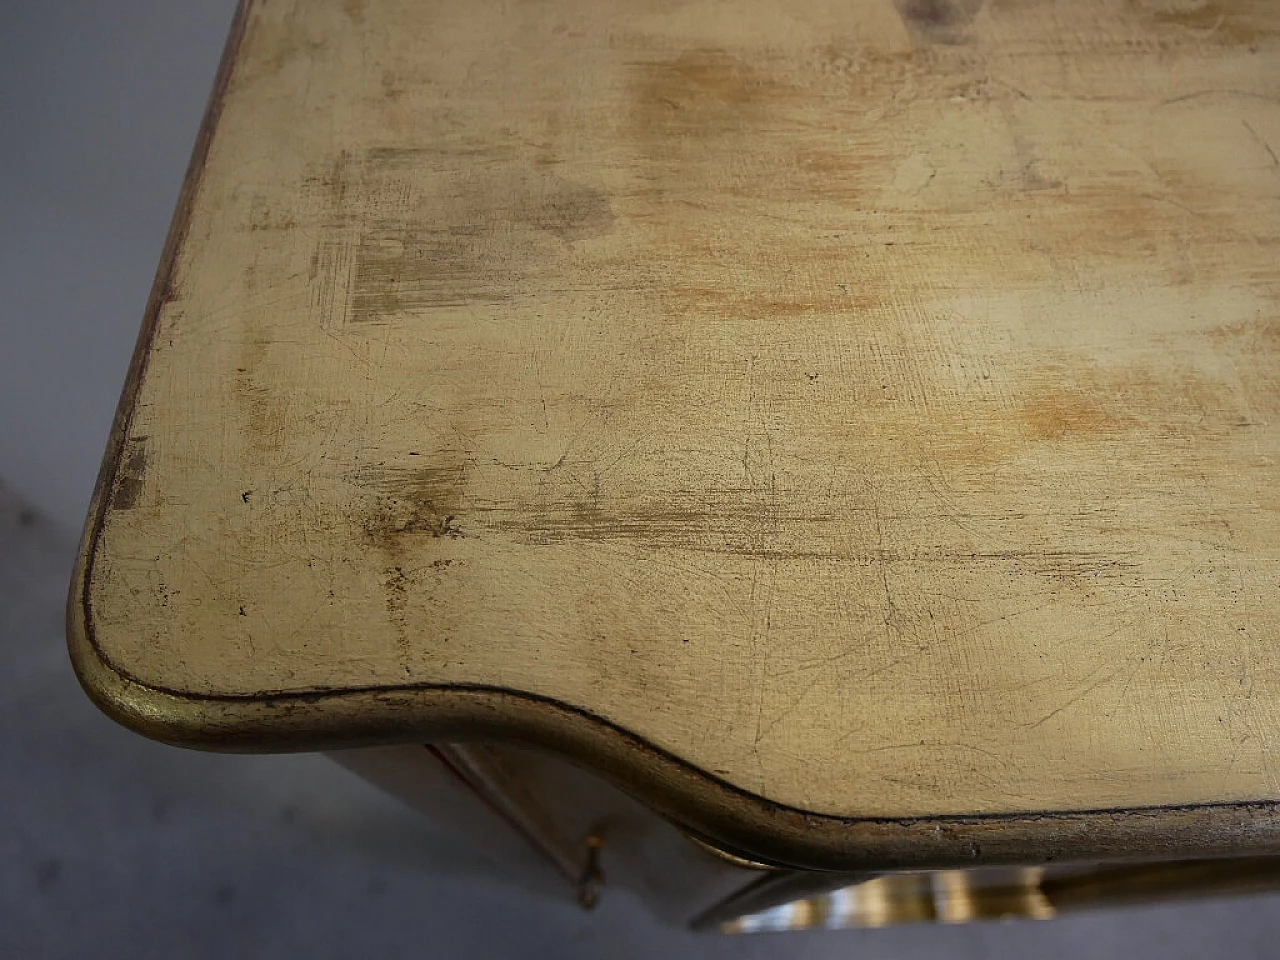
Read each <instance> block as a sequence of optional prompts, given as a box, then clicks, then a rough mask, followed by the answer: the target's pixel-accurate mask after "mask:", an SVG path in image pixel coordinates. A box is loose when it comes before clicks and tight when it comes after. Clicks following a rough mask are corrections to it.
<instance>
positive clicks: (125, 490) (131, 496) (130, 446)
mask: <svg viewBox="0 0 1280 960" xmlns="http://www.w3.org/2000/svg"><path fill="white" fill-rule="evenodd" d="M146 475H147V438H146V437H133V438H131V439H130V440H128V441H126V443H125V447H124V450H123V451H122V452H121V454H120V472H119V474H118V476H117V478H116V488H115V493H113V494H112V497H111V508H112V509H113V510H132V509H133V508H134V506H136V505H137V503H138V497H139V496H140V495H141V493H142V486H143V483H144V481H145V479H146Z"/></svg>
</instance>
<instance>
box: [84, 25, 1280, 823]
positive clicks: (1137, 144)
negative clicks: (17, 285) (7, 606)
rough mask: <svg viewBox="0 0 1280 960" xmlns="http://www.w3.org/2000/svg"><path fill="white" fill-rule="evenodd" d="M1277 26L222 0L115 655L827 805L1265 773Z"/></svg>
mask: <svg viewBox="0 0 1280 960" xmlns="http://www.w3.org/2000/svg"><path fill="white" fill-rule="evenodd" d="M1278 26H1280V6H1277V5H1276V4H1273V3H1269V2H1266V0H1258V2H1253V3H1227V2H1222V3H1208V4H1200V5H1197V4H1194V3H1189V2H1188V3H1184V2H1183V0H1151V2H1145V0H1144V2H1134V3H1120V2H1116V3H1111V2H1093V0H1091V2H1079V3H1071V4H1062V3H1049V2H1037V0H1026V2H999V3H996V2H992V3H989V4H988V5H986V6H985V7H980V5H979V4H978V3H975V2H965V0H901V2H900V3H899V5H898V6H895V5H894V4H893V3H890V2H866V3H850V2H847V0H846V2H839V3H835V2H816V0H805V2H796V0H790V2H781V0H780V2H776V3H771V2H765V0H753V2H751V3H749V4H747V3H715V2H689V3H683V2H661V0H654V2H649V3H639V2H637V3H620V2H615V3H599V2H574V0H554V2H544V3H514V2H513V3H479V2H477V3H456V4H450V3H422V2H419V0H385V2H378V0H370V2H346V3H338V2H320V0H315V2H308V3H305V4H295V3H291V2H285V0H258V2H256V3H254V4H253V5H252V8H251V11H250V16H249V23H248V30H247V34H246V37H245V40H244V43H243V46H242V48H241V53H240V56H239V59H238V60H237V62H236V66H235V70H234V73H233V74H232V78H231V82H230V86H229V90H228V92H227V99H226V102H225V106H224V109H223V113H222V117H221V121H220V125H219V127H218V129H217V133H216V135H215V138H214V141H213V145H212V148H211V151H210V155H209V160H208V166H207V169H206V170H205V172H204V175H203V180H202V181H201V185H200V189H199V193H198V195H197V196H196V200H195V207H194V216H193V219H192V222H191V226H190V229H189V232H188V235H187V238H186V242H185V246H184V247H183V248H182V250H181V252H180V254H179V260H178V269H177V275H176V278H175V283H174V287H173V297H172V299H170V300H169V301H168V302H167V304H166V305H165V306H164V308H163V311H162V313H161V315H160V318H159V322H158V326H157V330H156V333H155V338H154V341H153V343H152V345H151V348H150V358H149V364H148V366H147V368H146V371H145V376H144V378H143V380H142V382H141V386H140V392H139V395H138V403H137V407H136V410H135V414H134V419H133V421H132V426H131V432H130V438H129V440H128V442H127V446H126V448H125V455H124V457H123V458H122V469H121V471H120V473H119V475H118V476H117V481H116V487H115V489H114V491H113V493H112V501H113V502H112V506H111V508H110V509H109V511H108V513H107V516H106V523H105V528H104V530H103V532H102V536H101V539H100V542H99V545H98V553H97V556H96V560H95V564H94V567H93V578H92V582H91V584H90V591H91V607H92V616H93V622H94V629H95V636H96V642H97V644H98V645H99V648H100V650H101V652H102V654H103V655H104V657H105V658H106V659H107V660H108V661H109V662H110V663H111V664H112V665H113V666H114V667H116V668H117V669H118V670H120V671H122V672H124V673H126V674H127V675H129V676H132V677H134V678H136V679H138V680H140V681H141V682H143V683H146V684H150V685H155V686H159V687H163V688H166V689H170V690H178V691H183V692H191V693H199V694H260V693H268V692H275V691H286V690H287V691H299V690H313V689H322V688H323V689H327V688H339V689H341V688H346V687H368V686H374V687H377V686H394V685H403V684H418V683H481V684H489V685H496V686H502V687H508V688H511V689H516V690H522V691H529V692H533V693H537V694H542V695H545V696H548V697H552V698H555V699H557V700H560V701H563V702H564V703H567V704H571V705H574V706H578V707H581V708H584V709H587V710H589V711H591V712H593V713H595V714H598V715H600V716H602V717H605V718H607V719H609V720H611V721H613V722H615V723H617V724H619V725H621V726H623V727H625V728H626V729H628V730H630V731H632V732H634V733H636V734H637V735H639V736H641V737H643V738H644V739H646V740H648V741H649V742H651V743H653V744H655V745H657V746H659V747H661V748H664V749H666V750H668V751H670V752H672V753H674V754H676V755H677V756H679V757H682V758H684V759H686V760H688V761H689V762H691V763H693V764H695V765H696V766H698V767H701V768H702V769H704V770H706V771H709V772H711V773H713V774H715V775H716V776H719V777H721V778H723V779H725V780H727V781H729V782H731V783H733V784H735V785H737V786H740V787H743V788H745V789H747V790H749V791H752V792H754V793H757V794H760V795H762V796H764V797H766V798H768V799H771V800H775V801H778V802H781V803H785V804H790V805H795V806H798V807H801V808H805V809H808V810H812V811H815V812H822V813H828V814H843V815H887V816H911V815H916V814H950V813H980V812H1010V811H1025V810H1049V809H1083V808H1094V807H1113V806H1137V805H1147V804H1168V803H1194V802H1206V801H1216V800H1234V799H1256V798H1267V797H1276V796H1278V795H1280V785H1278V784H1277V773H1278V771H1280V755H1278V754H1277V751H1276V750H1275V748H1274V747H1275V744H1276V743H1277V742H1280V676H1278V675H1277V670H1278V668H1280V646H1278V645H1277V641H1280V636H1278V630H1277V627H1278V625H1280V614H1278V612H1277V611H1278V605H1277V599H1278V598H1280V563H1277V556H1278V553H1280V515H1278V514H1277V508H1278V506H1280V499H1278V496H1277V483H1276V481H1277V471H1276V465H1277V453H1278V452H1280V442H1278V441H1280V424H1278V422H1277V414H1278V412H1280V380H1278V374H1280V366H1278V360H1280V352H1278V351H1280V309H1278V307H1277V303H1278V301H1277V291H1278V290H1280V245H1278V244H1277V239H1278V237H1280V161H1277V152H1280V38H1278V37H1277V33H1276V30H1277V27H1278ZM424 709H427V707H424Z"/></svg>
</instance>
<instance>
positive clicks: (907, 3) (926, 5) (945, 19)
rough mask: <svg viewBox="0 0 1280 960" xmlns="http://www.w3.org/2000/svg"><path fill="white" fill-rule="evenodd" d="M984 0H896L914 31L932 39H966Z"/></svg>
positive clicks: (917, 35) (946, 41) (945, 41)
mask: <svg viewBox="0 0 1280 960" xmlns="http://www.w3.org/2000/svg"><path fill="white" fill-rule="evenodd" d="M982 4H983V0H895V5H896V6H897V8H898V14H899V16H901V17H902V22H903V23H905V24H906V25H907V29H908V30H909V31H910V32H911V35H912V36H913V37H915V38H916V39H918V40H923V41H925V42H928V43H942V44H957V43H964V42H966V40H968V37H969V32H968V31H969V27H970V26H971V25H972V23H973V19H974V17H976V16H977V15H978V11H979V10H981V9H982Z"/></svg>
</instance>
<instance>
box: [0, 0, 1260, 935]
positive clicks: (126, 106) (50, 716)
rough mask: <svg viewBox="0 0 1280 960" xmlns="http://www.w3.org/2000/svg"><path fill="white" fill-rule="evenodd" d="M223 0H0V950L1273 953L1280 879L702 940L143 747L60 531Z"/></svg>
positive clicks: (173, 188) (312, 785) (215, 763)
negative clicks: (83, 653) (89, 660)
mask: <svg viewBox="0 0 1280 960" xmlns="http://www.w3.org/2000/svg"><path fill="white" fill-rule="evenodd" d="M233 8H234V3H233V0H183V2H181V3H175V2H173V0H111V2H102V0H97V2H91V0H43V2H29V0H4V2H0V484H3V486H2V487H0V957H6V958H7V957H15V958H16V957H23V958H33V957H79V956H88V955H93V956H100V957H117V956H118V957H152V956H155V957H166V958H167V957H188V958H200V957H223V956H240V957H259V956H263V957H265V956H272V957H280V956H284V957H288V956H301V955H304V954H305V955H306V956H308V957H311V958H325V957H356V956H378V957H382V958H396V957H419V956H431V957H455V956H457V957H462V956H466V957H488V956H502V957H557V958H561V957H563V958H572V957H601V956H612V957H650V956H665V957H668V958H674V957H677V956H691V957H692V956H699V957H702V956H709V957H721V956H723V957H773V956H788V957H855V956H856V957H867V958H881V957H886V958H887V957H893V958H905V957H926V956H937V955H939V954H945V955H948V956H951V957H1020V956H1027V955H1032V956H1036V957H1040V958H1056V957H1064V958H1065V957H1071V958H1076V957H1080V956H1088V957H1093V958H1102V957H1125V958H1136V957H1157V956H1158V957H1161V958H1164V960H1175V958H1182V957H1187V958H1191V957H1195V958H1203V957H1239V958H1246V957H1271V956H1280V911H1278V910H1277V907H1278V906H1280V897H1274V896H1263V897H1250V898H1242V899H1236V900H1224V901H1215V902H1201V903H1194V904H1181V905H1176V906H1168V907H1158V908H1146V909H1140V910H1128V911H1102V912H1098V913H1094V914H1089V915H1077V916H1073V917H1070V918H1067V919H1063V920H1055V921H1049V922H1036V921H1018V922H1013V923H1007V924H996V923H982V924H971V925H968V926H964V927H930V926H918V927H907V928H895V929H890V930H880V931H847V932H823V933H812V934H785V935H756V936H751V937H743V938H735V939H728V938H718V937H715V936H709V935H702V936H695V935H692V934H688V933H685V932H683V931H680V930H673V929H669V928H667V927H664V926H663V925H662V924H661V923H659V922H658V921H656V920H654V919H652V918H651V917H649V916H648V914H646V912H645V911H644V909H643V908H642V907H640V906H639V905H638V904H637V903H635V902H633V901H632V900H631V899H630V898H629V897H628V896H627V895H625V894H614V895H609V893H608V891H606V895H605V898H604V900H603V903H602V904H601V906H600V907H599V908H598V909H597V910H596V911H595V912H594V913H590V914H586V913H583V912H581V911H579V910H577V909H576V908H575V907H573V906H572V905H570V904H568V903H565V902H563V901H556V900H546V899H539V898H537V897H534V896H531V895H529V894H527V893H525V892H522V891H521V890H519V889H516V888H514V887H512V886H511V885H510V884H508V883H505V882H504V881H503V878H502V877H501V875H500V874H497V873H495V872H494V871H492V870H491V869H490V868H488V867H486V865H485V864H484V863H483V862H482V861H480V860H478V859H477V858H476V857H475V856H473V855H472V854H471V853H470V852H469V851H468V850H466V849H465V848H463V847H461V846H460V845H459V844H458V843H457V842H455V841H454V840H452V839H451V838H450V837H448V836H443V835H442V834H441V833H440V832H439V831H437V830H433V828H432V827H431V825H430V824H429V823H426V822H424V821H423V820H422V819H421V818H420V817H417V816H416V815H414V814H412V813H410V812H409V811H407V810H405V809H403V808H402V807H400V806H399V805H398V804H397V803H396V802H395V801H393V800H391V799H389V798H387V797H384V796H382V795H380V794H378V793H377V792H376V791H374V790H373V789H372V788H370V787H368V786H366V785H364V784H363V783H362V782H360V781H358V780H356V779H354V778H353V777H351V776H350V775H349V774H347V773H345V772H343V771H342V770H339V769H338V768H337V767H336V766H333V765H332V764H329V763H328V762H327V761H325V760H323V759H322V758H319V757H313V756H289V757H223V756H213V755H204V754H196V753H189V752H184V751H180V750H175V749H171V748H167V747H163V746H160V745H157V744H153V743H150V742H147V741H144V740H142V739H140V738H138V737H136V736H133V735H131V734H129V733H126V732H125V731H123V730H121V729H118V728H116V727H115V726H114V725H113V724H112V723H111V722H110V721H108V720H106V719H105V718H104V717H102V716H101V715H99V714H98V713H97V712H96V710H95V709H94V708H93V707H92V706H91V705H90V704H89V703H88V701H87V700H86V699H85V698H84V696H83V694H82V693H81V692H80V690H79V688H78V687H77V685H76V682H75V680H74V678H73V677H72V674H71V670H70V667H69V665H68V663H67V660H66V655H65V652H64V645H63V602H64V595H65V589H66V582H67V579H68V576H69V572H70V569H71V564H72V558H73V554H74V551H75V539H76V537H77V536H78V533H79V527H80V523H81V521H82V518H83V515H84V511H85V509H86V506H87V503H88V498H89V494H90V491H91V488H92V485H93V481H94V477H95V474H96V472H97V468H98V463H99V460H100V457H101V454H102V450H103V447H104V445H105V440H106V435H107V430H108V427H109V424H110V420H111V415H112V411H113V409H114V406H115V402H116V397H117V395H118V392H119V388H120V384H121V382H122V381H123V378H124V373H125V368H126V366H127V364H128V358H129V354H130V352H131V350H132V346H133V340H134V336H135V333H136V331H137V328H138V324H139V320H140V318H141V315H142V310H143V306H144V304H145V301H146V298H147V293H148V290H149V287H150V284H151V278H152V273H153V271H154V269H155V264H156V262H157V260H158V258H159V255H160V248H161V246H162V244H163V241H164V235H165V232H166V229H167V226H168V221H169V216H170V212H171V210H172V207H173V204H174V202H175V199H176V197H177V194H178V189H179V186H180V183H181V179H182V175H183V171H184V169H185V166H186V161H187V155H188V151H189V149H190V146H191V144H192V141H193V140H194V137H195V133H196V128H197V125H198V123H199V120H200V115H201V112H202V110H203V105H204V100H205V96H206V93H207V91H208V88H209V85H210V83H211V81H212V78H213V74H214V70H215V68H216V64H217V59H218V56H219V53H220V51H221V46H222V41H223V37H224V35H225V33H226V29H227V26H228V24H229V22H230V19H231V15H232V12H233Z"/></svg>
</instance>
